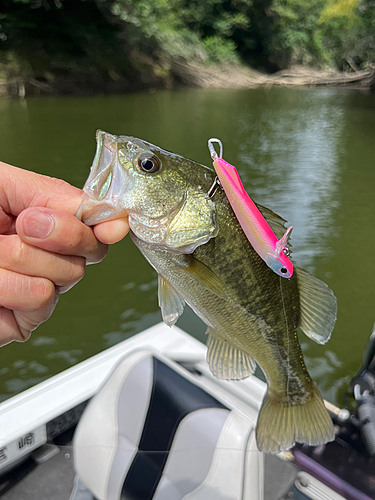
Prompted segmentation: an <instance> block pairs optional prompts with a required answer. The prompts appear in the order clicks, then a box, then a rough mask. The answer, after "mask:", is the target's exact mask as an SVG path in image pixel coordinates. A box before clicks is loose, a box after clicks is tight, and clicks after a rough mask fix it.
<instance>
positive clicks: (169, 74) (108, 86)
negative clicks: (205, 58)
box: [0, 60, 375, 98]
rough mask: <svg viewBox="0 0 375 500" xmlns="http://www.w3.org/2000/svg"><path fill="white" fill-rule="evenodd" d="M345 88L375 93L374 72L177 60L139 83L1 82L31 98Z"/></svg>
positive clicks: (7, 92)
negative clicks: (262, 68)
mask: <svg viewBox="0 0 375 500" xmlns="http://www.w3.org/2000/svg"><path fill="white" fill-rule="evenodd" d="M280 86H282V87H301V86H307V87H321V86H326V87H344V88H349V89H353V90H362V91H368V92H375V67H371V68H369V69H367V70H361V71H353V72H350V73H349V72H340V71H337V70H333V69H332V70H323V71H322V70H316V69H312V68H307V67H303V66H297V67H293V68H290V69H287V70H282V71H279V72H277V73H274V74H271V75H269V74H265V73H262V72H259V71H256V70H253V69H250V68H249V67H247V66H244V65H240V64H210V65H204V64H201V63H197V62H186V61H182V60H174V61H173V62H171V63H170V64H168V66H167V67H166V66H164V67H163V68H162V67H159V66H154V67H153V70H152V71H148V72H147V76H146V78H143V79H141V80H140V81H136V82H134V81H128V80H127V79H125V78H107V79H103V78H101V79H98V78H93V79H90V78H89V77H87V76H86V77H85V78H82V75H77V76H76V75H74V74H72V75H71V76H69V77H65V78H60V79H55V80H53V81H50V82H46V81H40V80H37V79H35V78H28V79H24V78H21V77H13V78H9V79H8V80H0V96H1V97H20V98H24V97H25V96H27V95H29V96H30V95H33V96H35V95H90V94H121V93H127V92H134V91H139V90H156V89H163V88H164V89H175V88H190V87H196V88H218V89H219V88H221V89H241V88H243V89H245V88H257V87H280Z"/></svg>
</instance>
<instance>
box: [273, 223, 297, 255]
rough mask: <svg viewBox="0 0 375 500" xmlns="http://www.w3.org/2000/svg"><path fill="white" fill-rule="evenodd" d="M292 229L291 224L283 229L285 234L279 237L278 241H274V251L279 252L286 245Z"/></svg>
mask: <svg viewBox="0 0 375 500" xmlns="http://www.w3.org/2000/svg"><path fill="white" fill-rule="evenodd" d="M292 230H293V226H290V227H288V229H287V230H286V231H285V234H284V236H283V237H282V238H280V239H279V241H278V242H277V243H276V252H277V253H280V252H281V250H282V249H283V248H285V247H287V245H288V239H289V238H290V235H291V232H292Z"/></svg>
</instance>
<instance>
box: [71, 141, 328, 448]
mask: <svg viewBox="0 0 375 500" xmlns="http://www.w3.org/2000/svg"><path fill="white" fill-rule="evenodd" d="M97 138H98V149H97V154H96V157H95V159H94V164H93V167H92V170H91V174H90V176H89V178H88V180H87V182H86V184H85V188H84V191H85V197H84V200H83V202H82V207H81V210H80V212H81V215H82V220H83V221H85V222H86V223H88V224H95V223H97V222H101V221H103V220H109V219H113V218H116V217H120V216H124V215H129V224H130V228H131V237H132V239H133V241H134V243H135V244H136V245H137V246H138V247H139V249H140V251H141V252H142V253H143V255H144V256H145V257H146V259H147V260H148V261H149V262H150V264H151V265H152V266H153V267H154V268H155V269H156V271H157V272H158V275H159V304H160V306H161V309H162V314H163V319H164V320H165V322H166V323H167V324H169V325H170V326H171V325H172V324H174V323H175V322H176V321H177V319H178V317H179V315H180V314H181V313H182V311H183V305H184V302H186V303H188V304H189V305H190V306H191V307H192V309H193V310H194V311H195V312H196V313H197V314H198V315H199V316H200V317H201V318H202V319H203V321H204V322H205V323H206V324H207V326H208V333H209V337H208V341H207V345H208V352H207V361H208V363H209V365H210V369H211V371H212V372H213V374H214V375H215V376H217V377H218V378H223V379H228V380H238V379H241V378H245V377H247V376H249V375H251V374H252V373H253V371H254V369H255V361H256V362H257V363H258V364H259V366H260V367H261V368H262V370H263V372H264V373H265V376H266V380H267V386H268V390H267V393H266V396H265V398H264V401H263V405H262V407H261V410H260V414H259V418H258V423H257V443H258V447H259V448H260V449H263V450H264V451H267V452H271V453H276V452H279V451H281V450H284V449H288V448H290V447H291V446H292V445H293V444H294V442H295V441H299V442H305V443H307V444H311V445H316V444H321V443H324V442H327V441H329V440H332V439H333V438H334V433H333V426H332V421H331V419H330V417H329V415H328V413H327V411H326V409H325V407H324V404H323V401H322V399H321V396H320V394H319V391H318V389H317V387H316V385H315V383H314V382H313V380H312V379H311V377H310V376H309V374H308V372H307V369H306V366H305V363H304V360H303V355H302V352H301V348H300V345H299V341H298V336H297V327H298V326H301V328H302V329H303V331H304V332H305V333H306V334H307V335H308V336H309V337H310V338H313V339H314V340H315V341H317V342H318V343H325V342H326V341H327V340H328V338H329V336H330V334H331V331H332V328H333V325H334V322H335V319H336V299H335V297H334V295H333V293H332V292H331V290H329V288H328V287H327V286H326V285H325V284H324V283H322V282H321V281H320V280H317V279H316V278H314V277H312V276H310V275H309V274H308V273H307V272H306V271H303V270H301V269H299V268H297V267H295V272H294V273H293V275H292V276H291V278H290V279H286V278H281V277H280V276H278V275H277V274H275V273H274V272H273V271H272V270H271V269H270V268H269V267H268V266H267V265H266V264H265V262H264V261H263V260H262V258H260V257H259V255H258V254H257V252H256V251H255V250H254V249H253V247H252V246H251V245H250V243H249V241H248V239H247V237H246V236H245V234H244V233H243V231H242V229H241V226H240V224H239V222H238V220H237V218H236V216H235V214H234V212H233V210H232V208H231V207H230V205H229V202H228V200H227V199H226V196H225V193H224V192H223V191H222V190H220V189H218V190H217V191H216V193H215V194H214V195H213V196H212V198H210V197H208V195H207V193H208V191H209V189H210V187H211V186H212V184H213V182H214V179H215V173H214V172H213V170H212V169H210V168H207V167H205V166H203V165H200V164H197V163H195V162H193V161H191V160H187V159H185V158H182V157H180V156H178V155H174V154H173V153H169V152H166V151H163V150H161V149H160V148H157V147H156V146H153V145H151V144H149V143H146V142H144V141H140V140H139V139H134V138H131V137H126V136H120V137H117V136H112V135H110V134H106V133H105V132H98V136H97ZM109 171H110V172H111V177H110V181H108V178H109V177H108V175H109V174H108V172H109ZM103 172H104V173H103ZM116 179H117V180H116ZM99 181H100V182H99ZM259 209H260V210H261V211H262V207H259ZM263 214H264V216H265V217H266V218H267V217H268V220H269V223H270V225H272V224H273V225H274V231H275V233H276V232H277V231H278V232H279V233H281V234H282V233H283V232H285V227H284V226H283V221H282V219H280V218H278V216H277V215H275V214H273V213H272V212H271V211H269V210H268V209H264V208H263Z"/></svg>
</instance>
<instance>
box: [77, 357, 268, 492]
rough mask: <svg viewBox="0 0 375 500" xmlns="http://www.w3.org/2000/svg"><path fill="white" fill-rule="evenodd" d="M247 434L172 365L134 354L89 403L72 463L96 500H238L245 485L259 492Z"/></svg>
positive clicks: (246, 424)
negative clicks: (248, 484)
mask: <svg viewBox="0 0 375 500" xmlns="http://www.w3.org/2000/svg"><path fill="white" fill-rule="evenodd" d="M253 431H254V429H253V425H252V424H251V422H250V421H249V420H247V419H246V418H244V417H243V416H242V415H240V414H239V413H237V412H236V411H234V410H232V409H231V408H229V407H227V406H225V405H224V404H222V402H220V401H218V399H216V397H215V396H214V395H212V394H211V393H210V392H208V391H207V390H205V388H204V387H202V386H201V385H199V384H198V383H197V382H195V380H194V379H193V377H191V376H190V374H189V373H188V372H186V371H185V370H184V369H182V368H181V367H179V366H178V365H177V364H175V363H172V362H170V361H169V360H167V359H164V358H162V357H160V356H159V355H156V354H153V353H151V352H150V351H145V350H138V351H133V352H132V353H130V354H129V355H127V356H126V357H125V358H123V359H122V361H121V362H120V363H119V364H118V365H117V366H116V368H115V369H114V371H113V372H112V374H111V375H110V377H109V378H108V379H107V381H106V382H105V383H104V385H103V387H102V388H101V389H100V390H99V392H98V393H97V395H96V396H95V397H94V398H93V399H92V400H91V402H90V403H89V405H88V407H87V409H86V411H85V412H84V414H83V416H82V418H81V421H80V423H79V425H78V427H77V430H76V432H75V437H74V464H75V469H76V472H77V475H78V477H79V479H80V481H81V482H82V483H84V484H85V485H86V486H87V488H88V489H89V490H90V492H92V494H93V495H94V496H95V497H96V498H97V499H98V500H120V499H123V500H125V499H126V500H188V499H189V500H211V499H212V500H220V499H222V500H224V499H225V500H240V499H245V498H246V495H245V496H244V492H245V490H246V489H248V487H247V483H251V485H250V487H251V488H252V489H254V485H255V488H257V489H259V490H260V489H262V488H263V486H262V484H261V483H262V478H261V473H262V460H263V458H262V455H261V454H260V453H259V452H258V451H257V449H256V444H255V437H254V432H253ZM245 470H246V474H245ZM258 483H259V484H258ZM248 498H257V499H258V498H261V497H260V496H256V497H252V496H248Z"/></svg>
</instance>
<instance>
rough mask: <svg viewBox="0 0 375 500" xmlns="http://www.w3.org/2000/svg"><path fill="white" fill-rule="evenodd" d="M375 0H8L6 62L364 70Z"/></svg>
mask: <svg viewBox="0 0 375 500" xmlns="http://www.w3.org/2000/svg"><path fill="white" fill-rule="evenodd" d="M374 33H375V8H374V0H1V6H0V71H1V74H3V75H20V76H23V77H25V78H27V77H29V76H32V77H34V78H40V79H46V80H47V81H49V80H51V79H52V80H53V79H55V78H58V77H60V76H62V77H63V76H64V75H73V74H74V75H86V76H87V78H88V80H90V78H92V77H95V78H98V79H107V80H108V79H109V80H116V79H119V78H120V79H121V78H122V79H126V80H127V81H139V80H142V81H144V82H147V81H149V79H150V78H152V74H154V75H155V74H156V73H158V74H160V75H161V74H163V75H164V76H165V77H167V76H168V75H167V73H168V70H167V69H166V68H168V67H169V61H170V60H173V59H176V58H182V59H186V60H194V61H200V62H202V63H205V64H208V63H210V62H212V63H225V62H238V61H240V60H242V61H243V62H245V63H248V64H250V65H252V66H255V67H257V68H261V69H265V70H271V71H272V70H277V69H282V68H287V67H289V66H291V65H294V64H303V65H310V66H315V67H323V66H327V65H329V66H335V67H337V68H340V69H357V68H361V67H365V66H366V65H368V64H371V62H373V61H375V37H374Z"/></svg>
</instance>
